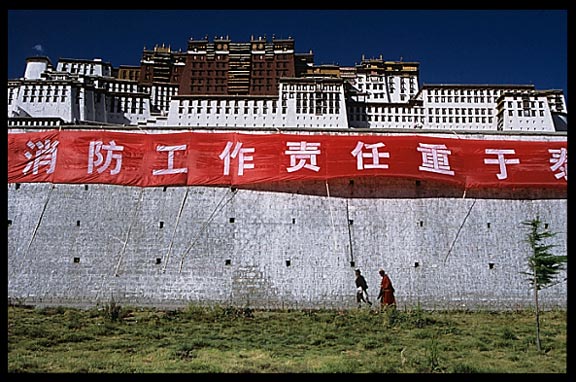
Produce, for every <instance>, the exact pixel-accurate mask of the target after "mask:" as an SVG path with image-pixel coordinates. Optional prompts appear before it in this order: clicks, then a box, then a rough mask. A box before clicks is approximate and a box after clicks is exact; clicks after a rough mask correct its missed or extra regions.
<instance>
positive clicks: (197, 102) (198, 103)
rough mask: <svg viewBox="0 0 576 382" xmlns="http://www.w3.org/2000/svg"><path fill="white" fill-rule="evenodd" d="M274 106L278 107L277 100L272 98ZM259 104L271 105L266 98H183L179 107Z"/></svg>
mask: <svg viewBox="0 0 576 382" xmlns="http://www.w3.org/2000/svg"><path fill="white" fill-rule="evenodd" d="M270 104H271V105H272V107H273V108H276V105H277V101H276V100H272V101H271V103H270ZM259 105H262V107H264V108H266V107H267V105H269V103H268V102H267V101H264V100H228V99H225V100H219V99H217V100H185V99H181V100H179V101H178V106H179V108H183V107H199V108H202V107H210V106H212V107H218V108H219V107H220V106H224V107H225V108H230V107H235V108H238V107H251V106H254V107H258V106H259Z"/></svg>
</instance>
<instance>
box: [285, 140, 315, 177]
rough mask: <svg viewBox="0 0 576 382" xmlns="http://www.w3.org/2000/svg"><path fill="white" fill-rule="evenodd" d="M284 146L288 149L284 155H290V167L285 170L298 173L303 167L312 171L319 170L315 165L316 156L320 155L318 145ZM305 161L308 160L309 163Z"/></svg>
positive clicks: (297, 143)
mask: <svg viewBox="0 0 576 382" xmlns="http://www.w3.org/2000/svg"><path fill="white" fill-rule="evenodd" d="M286 146H288V147H289V148H290V150H286V151H284V154H288V155H290V167H287V168H286V170H287V171H288V172H294V171H298V170H300V169H302V168H304V167H305V168H307V169H309V170H312V171H319V170H320V167H318V166H317V165H316V155H320V149H319V147H320V143H316V142H313V143H310V142H306V141H301V142H286ZM307 160H310V163H306V161H307ZM296 161H298V162H296Z"/></svg>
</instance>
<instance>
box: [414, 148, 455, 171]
mask: <svg viewBox="0 0 576 382" xmlns="http://www.w3.org/2000/svg"><path fill="white" fill-rule="evenodd" d="M417 150H418V151H420V152H421V153H422V166H419V167H418V169H419V170H421V171H429V172H437V173H439V174H444V175H454V171H452V170H450V163H449V162H448V155H450V154H452V151H450V150H448V148H447V147H446V145H434V144H427V143H418V148H417Z"/></svg>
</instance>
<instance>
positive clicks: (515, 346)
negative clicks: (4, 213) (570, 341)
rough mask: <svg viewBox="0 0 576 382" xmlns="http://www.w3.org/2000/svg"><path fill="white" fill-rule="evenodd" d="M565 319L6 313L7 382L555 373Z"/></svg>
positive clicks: (113, 308) (218, 310)
mask: <svg viewBox="0 0 576 382" xmlns="http://www.w3.org/2000/svg"><path fill="white" fill-rule="evenodd" d="M566 324H567V312H566V311H564V310H553V311H545V312H542V314H541V320H540V329H541V343H542V351H540V352H538V351H537V349H536V344H535V343H536V322H535V315H534V312H533V311H530V310H526V311H509V312H491V311H477V312H471V311H424V310H419V309H417V310H410V311H405V310H387V311H384V312H378V311H375V310H369V309H367V308H365V309H364V308H363V309H354V310H342V311H329V310H297V311H296V310H292V311H291V310H283V311H266V310H262V311H260V310H251V309H248V308H246V309H239V308H233V307H212V308H208V307H197V306H189V307H187V308H185V309H179V310H155V309H142V308H133V307H123V306H122V307H121V306H119V305H115V304H114V303H111V304H109V305H108V306H106V307H104V308H101V309H96V308H93V309H73V308H63V307H52V308H33V307H26V306H9V307H8V372H9V373H21V372H24V373H558V374H562V373H567V335H566V332H567V325H566Z"/></svg>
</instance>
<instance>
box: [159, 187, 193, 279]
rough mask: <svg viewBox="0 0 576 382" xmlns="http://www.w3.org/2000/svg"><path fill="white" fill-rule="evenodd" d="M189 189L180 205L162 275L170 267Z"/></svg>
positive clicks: (187, 188)
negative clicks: (169, 262) (171, 254)
mask: <svg viewBox="0 0 576 382" xmlns="http://www.w3.org/2000/svg"><path fill="white" fill-rule="evenodd" d="M189 189H190V188H189V187H186V193H185V194H184V198H182V203H181V204H180V211H179V212H178V217H177V218H176V224H175V225H174V231H173V232H172V238H171V239H170V246H169V247H168V252H167V253H166V260H165V261H164V266H163V267H162V273H166V266H167V265H168V259H170V252H172V245H173V244H174V237H175V236H176V229H177V228H178V223H179V222H180V217H181V216H182V211H183V210H184V205H185V204H186V199H187V198H188V190H189Z"/></svg>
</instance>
